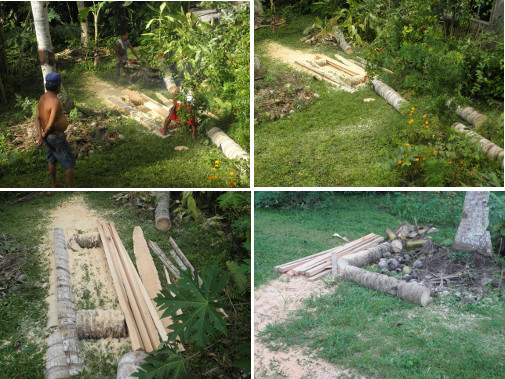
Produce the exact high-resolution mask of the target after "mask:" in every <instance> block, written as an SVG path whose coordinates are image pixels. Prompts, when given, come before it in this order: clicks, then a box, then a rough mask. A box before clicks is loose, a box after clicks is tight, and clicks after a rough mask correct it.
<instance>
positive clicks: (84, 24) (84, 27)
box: [77, 1, 89, 47]
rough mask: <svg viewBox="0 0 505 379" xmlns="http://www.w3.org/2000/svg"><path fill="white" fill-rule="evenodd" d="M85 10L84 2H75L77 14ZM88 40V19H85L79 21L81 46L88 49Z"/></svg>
mask: <svg viewBox="0 0 505 379" xmlns="http://www.w3.org/2000/svg"><path fill="white" fill-rule="evenodd" d="M84 8H85V6H84V1H78V2H77V9H79V12H80V11H81V10H83V9H84ZM88 39H89V32H88V17H86V18H85V19H83V20H81V44H82V46H84V47H88Z"/></svg>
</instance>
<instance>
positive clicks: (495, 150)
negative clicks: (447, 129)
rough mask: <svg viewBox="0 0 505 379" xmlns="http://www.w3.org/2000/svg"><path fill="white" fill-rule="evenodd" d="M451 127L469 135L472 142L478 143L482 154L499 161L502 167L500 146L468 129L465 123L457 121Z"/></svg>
mask: <svg viewBox="0 0 505 379" xmlns="http://www.w3.org/2000/svg"><path fill="white" fill-rule="evenodd" d="M452 127H453V128H454V129H456V130H457V131H458V132H461V133H463V134H466V135H468V136H470V137H471V141H472V142H473V143H478V144H479V145H480V147H481V149H482V151H483V152H484V154H486V155H487V156H488V157H489V158H491V159H495V160H497V161H499V162H500V163H501V166H502V167H503V149H502V148H501V147H500V146H498V145H496V144H494V143H493V142H491V141H490V140H488V139H486V138H484V137H482V136H481V135H480V134H477V133H475V132H474V131H472V130H469V129H468V128H467V127H466V126H465V125H463V124H461V123H459V122H456V123H454V124H453V125H452Z"/></svg>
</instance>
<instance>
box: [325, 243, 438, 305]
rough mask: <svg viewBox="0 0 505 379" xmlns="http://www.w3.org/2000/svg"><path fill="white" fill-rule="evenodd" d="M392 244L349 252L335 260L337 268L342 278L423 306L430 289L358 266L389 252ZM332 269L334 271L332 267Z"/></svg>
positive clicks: (428, 298)
mask: <svg viewBox="0 0 505 379" xmlns="http://www.w3.org/2000/svg"><path fill="white" fill-rule="evenodd" d="M391 250H392V246H391V244H390V243H389V242H384V243H382V244H380V245H378V246H375V247H373V248H370V249H368V250H364V251H360V252H358V253H355V254H351V255H349V256H347V257H345V258H340V259H339V260H338V261H337V266H338V270H341V271H342V277H343V278H344V279H348V280H352V281H353V282H356V283H358V284H361V285H363V286H365V287H368V288H372V289H374V290H376V291H381V292H384V293H387V294H390V295H393V296H397V297H399V298H400V299H403V300H406V301H409V302H411V303H415V304H419V305H422V306H423V307H424V306H425V305H426V304H428V302H429V301H430V289H429V288H427V287H425V286H423V285H421V284H418V283H407V282H405V281H403V280H402V281H400V280H398V279H396V278H393V277H390V276H387V275H383V274H379V273H376V272H370V271H367V270H363V269H361V268H359V266H364V265H368V264H371V263H374V262H377V261H378V260H379V259H380V258H381V257H382V255H383V254H384V253H386V252H391ZM333 271H335V270H334V269H333Z"/></svg>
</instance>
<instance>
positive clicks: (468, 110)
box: [456, 105, 487, 129]
mask: <svg viewBox="0 0 505 379" xmlns="http://www.w3.org/2000/svg"><path fill="white" fill-rule="evenodd" d="M456 113H457V114H458V116H459V117H461V118H462V119H463V120H466V121H468V122H469V123H470V124H472V125H473V126H475V129H479V128H480V127H481V126H482V124H483V123H484V122H485V121H486V120H487V116H486V115H484V114H482V113H479V112H478V111H476V110H475V109H474V108H472V107H471V106H469V105H467V106H464V107H460V106H459V105H458V107H457V108H456Z"/></svg>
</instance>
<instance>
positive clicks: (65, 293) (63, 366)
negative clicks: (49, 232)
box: [45, 228, 83, 379]
mask: <svg viewBox="0 0 505 379" xmlns="http://www.w3.org/2000/svg"><path fill="white" fill-rule="evenodd" d="M54 256H55V261H56V280H57V283H58V284H57V287H56V296H57V318H58V323H57V326H56V330H55V331H54V333H53V334H52V335H50V336H49V338H48V339H47V352H46V372H45V376H46V378H49V379H55V378H68V377H72V376H76V375H78V374H79V372H80V371H82V368H83V361H82V359H80V358H79V353H80V348H79V340H78V338H77V330H76V317H77V313H76V310H75V306H74V295H73V294H72V285H71V284H70V270H69V267H68V255H67V250H66V248H65V235H64V233H63V229H61V228H55V229H54Z"/></svg>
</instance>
